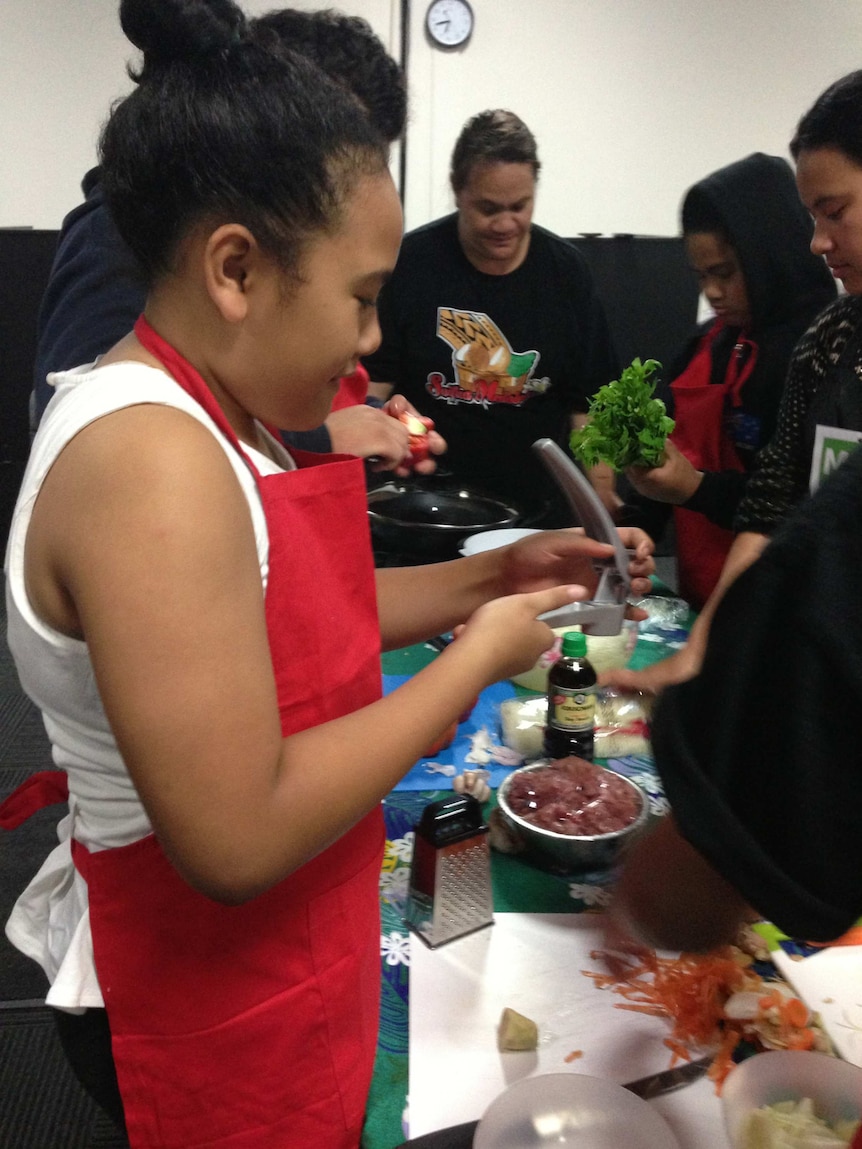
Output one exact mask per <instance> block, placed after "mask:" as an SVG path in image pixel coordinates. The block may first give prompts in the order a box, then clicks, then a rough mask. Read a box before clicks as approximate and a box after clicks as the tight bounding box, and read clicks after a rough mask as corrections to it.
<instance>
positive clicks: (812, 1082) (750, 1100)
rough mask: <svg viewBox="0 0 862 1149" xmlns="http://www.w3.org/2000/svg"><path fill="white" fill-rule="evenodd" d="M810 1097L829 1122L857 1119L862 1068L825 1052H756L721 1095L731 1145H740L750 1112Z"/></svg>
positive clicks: (861, 1097)
mask: <svg viewBox="0 0 862 1149" xmlns="http://www.w3.org/2000/svg"><path fill="white" fill-rule="evenodd" d="M803 1097H810V1098H811V1100H812V1101H813V1102H814V1109H815V1112H816V1114H817V1116H818V1117H822V1118H823V1119H824V1120H825V1121H828V1122H829V1123H830V1124H832V1123H834V1122H836V1121H845V1120H853V1121H855V1120H858V1119H859V1118H860V1117H862V1069H860V1068H859V1067H858V1066H856V1065H851V1064H850V1063H849V1062H848V1061H841V1060H839V1059H838V1058H837V1057H830V1056H829V1055H828V1054H826V1053H811V1052H807V1051H806V1052H802V1051H799V1050H785V1049H779V1050H774V1051H771V1052H768V1053H756V1054H755V1055H754V1056H753V1057H749V1058H746V1060H745V1061H743V1062H741V1063H740V1064H739V1065H737V1066H736V1067H735V1068H734V1069H733V1070H732V1071H731V1073H730V1075H729V1077H728V1078H727V1081H725V1083H724V1086H723V1088H722V1093H721V1102H722V1109H723V1110H724V1124H725V1127H726V1128H727V1134H728V1137H729V1138H730V1143H731V1145H732V1146H733V1149H744V1146H745V1140H744V1137H745V1131H746V1126H747V1123H748V1118H749V1116H750V1114H751V1113H752V1111H753V1110H755V1109H760V1108H761V1107H762V1106H764V1105H774V1104H775V1103H776V1102H777V1101H801V1100H802V1098H803Z"/></svg>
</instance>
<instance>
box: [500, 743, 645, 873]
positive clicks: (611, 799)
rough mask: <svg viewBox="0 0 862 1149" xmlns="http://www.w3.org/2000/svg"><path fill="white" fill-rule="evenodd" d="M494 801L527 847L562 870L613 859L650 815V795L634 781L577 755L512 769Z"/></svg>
mask: <svg viewBox="0 0 862 1149" xmlns="http://www.w3.org/2000/svg"><path fill="white" fill-rule="evenodd" d="M497 805H498V807H499V809H500V812H501V814H502V816H503V818H504V820H505V822H506V824H507V826H508V828H509V830H510V831H511V832H512V834H514V835H515V836H516V837H517V838H519V839H521V841H522V842H523V844H524V848H525V851H526V852H527V853H528V854H530V855H532V856H533V857H534V858H535V859H536V860H537V861H539V862H540V863H543V864H545V865H549V866H551V867H552V868H554V869H556V870H560V871H563V872H575V871H584V870H599V869H604V868H607V867H608V866H610V865H612V864H613V863H614V862H616V860H617V859H618V858H619V856H620V853H621V852H622V851H623V849H625V848H626V847H627V846H628V845H629V844H630V843H631V842H632V841H633V840H634V839H635V838H636V837H637V836H638V834H639V833H640V832H641V831H642V830H643V828H644V826H645V824H646V822H647V820H648V818H649V800H648V798H647V796H646V794H645V793H644V792H643V790H641V788H640V787H639V786H638V785H637V784H636V783H635V782H632V781H631V780H630V779H629V778H624V777H623V776H622V775H621V774H617V773H616V772H615V771H613V770H608V769H606V768H605V767H604V766H599V765H597V764H596V763H594V762H586V761H584V760H583V759H581V758H561V759H558V760H557V761H554V762H549V761H541V762H534V763H532V764H531V765H529V766H522V767H521V768H520V769H518V770H513V771H512V773H511V774H510V775H509V776H508V778H506V779H505V780H504V781H503V782H502V783H501V785H500V787H499V789H498V791H497Z"/></svg>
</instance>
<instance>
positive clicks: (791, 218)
mask: <svg viewBox="0 0 862 1149" xmlns="http://www.w3.org/2000/svg"><path fill="white" fill-rule="evenodd" d="M701 205H703V206H704V207H705V208H706V209H707V210H708V211H709V213H710V215H712V216H717V217H718V218H719V219H720V220H721V221H722V224H723V230H724V232H725V235H726V236H727V238H728V240H729V241H730V243H731V245H732V246H733V248H734V250H735V251H736V255H737V259H738V260H739V262H740V266H741V267H742V272H743V275H744V276H745V285H746V290H747V293H748V302H749V308H750V312H751V326H750V327H749V329H748V330H747V331H745V332H744V334H745V336H746V338H748V339H750V340H751V341H752V342H753V343H755V344H756V345H757V348H758V354H757V361H756V363H755V366H754V369H753V370H752V373H751V375H750V376H749V378H748V379H747V380H746V382H745V383H744V384H743V387H742V391H741V393H740V398H741V401H742V405H741V407H740V408H736V409H734V412H733V415H734V418H735V419H736V420H739V418H740V416H741V417H742V421H744V423H745V426H746V432H747V433H746V436H745V438H744V441H741V440H739V439H737V437H736V436H734V439H735V441H736V444H737V452H738V454H739V456H740V461H741V462H742V464H743V466H744V467H745V471H742V472H737V471H722V472H707V473H705V474H704V477H703V481H702V483H701V484H700V487H699V488H698V490H697V491H696V492H695V494H694V496H693V497H692V498H691V499H690V500H689V501H688V503H686V504H685V506H686V508H687V509H688V510H692V511H700V512H702V513H703V514H705V515H706V516H707V518H709V519H711V520H712V521H713V522H714V523H717V524H718V525H719V526H722V527H727V528H730V527H731V525H732V521H733V515H734V512H735V510H736V506H737V504H738V502H739V500H740V499H741V497H742V494H743V492H744V490H745V485H746V483H747V481H748V472H749V471H750V470H751V468H752V466H753V465H754V462H755V459H756V457H757V454H758V452H759V450H760V449H761V448H762V447H764V446H765V445H766V444H767V443H768V442H769V440H770V438H771V437H772V433H773V431H774V429H775V420H776V415H777V413H778V404H779V401H780V399H781V395H782V392H783V390H784V381H785V377H786V375H787V367H788V363H789V361H790V355H791V352H792V351H793V348H794V347H795V346H796V343H797V342H798V340H799V339H800V337H801V336H802V335H803V333H804V332H805V331H806V330H807V328H808V327H809V326H810V324H811V323H812V321H813V320H814V318H815V316H817V315H818V314H819V312H821V311H822V310H823V309H824V308H825V307H826V306H828V304H830V303H831V302H832V301H833V300H834V299H835V295H836V286H835V282H834V280H833V278H832V276H831V274H830V273H829V269H828V268H827V267H826V265H825V263H824V261H823V260H822V259H821V258H820V257H818V256H815V255H812V253H811V250H810V247H809V244H810V242H811V235H812V223H811V219H810V218H809V215H808V213H807V211H806V210H805V208H804V207H803V206H802V203H801V202H800V199H799V195H798V193H797V190H796V181H795V179H794V177H793V171H792V169H791V167H790V165H789V164H788V163H787V161H786V160H783V159H781V158H779V157H778V156H767V155H763V154H762V153H761V152H756V153H755V154H754V155H750V156H747V157H746V158H745V159H743V160H738V161H737V162H736V163H732V164H729V165H728V166H727V167H724V168H721V169H720V170H719V171H717V172H713V174H712V175H709V176H707V177H706V178H705V179H703V180H701V181H700V182H699V183H696V184H694V186H693V187H691V188H690V189H689V191H688V192H687V193H686V196H685V199H684V201H683V210H682V215H683V221H684V229H685V219H686V215H687V214H688V212H689V211H692V209H697V208H698V207H699V206H701ZM693 230H694V229H693ZM698 230H699V229H698ZM709 326H711V323H710V324H707V325H706V327H707V329H708V327H709ZM703 331H704V329H701V330H700V331H698V332H697V333H696V334H695V335H694V336H693V337H692V339H691V340H690V342H689V343H688V345H687V346H686V348H685V350H684V352H683V354H682V355H681V356H680V357H679V359H678V360H677V361H676V362H675V363H674V364H672V366H671V370H670V371H669V372H668V373H667V376H666V379H667V380H673V379H676V378H677V377H678V376H679V375H680V374H682V372H683V370H684V369H685V367H686V366H687V365H688V363H689V362H690V360H691V359H692V357H693V355H694V353H695V351H696V350H697V347H698V344H699V342H700V338H701V336H702V335H703ZM739 334H740V328H738V327H728V328H725V330H724V331H723V332H722V333H721V335H720V336H719V337H718V338H717V339H716V340H715V342H714V344H713V362H712V381H713V382H716V383H721V382H722V381H723V380H724V376H725V371H726V370H727V365H728V362H729V360H730V355H731V352H732V351H733V347H734V344H735V343H736V341H737V337H738V336H739ZM669 391H670V389H669V387H667V388H663V389H662V391H661V395H662V398H663V399H664V400H665V402H666V403H667V404H668V408H669V410H670V411H671V414H672V413H673V405H672V404H673V400H672V396H671V395H670V393H669ZM731 433H732V432H731ZM660 506H663V507H664V508H665V513H666V514H667V513H669V511H670V508H669V507H667V505H666V504H660ZM659 514H661V512H659ZM650 525H652V524H650ZM653 529H654V530H655V527H654V528H653ZM655 533H659V532H658V531H655Z"/></svg>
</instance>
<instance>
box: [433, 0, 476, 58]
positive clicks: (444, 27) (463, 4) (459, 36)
mask: <svg viewBox="0 0 862 1149" xmlns="http://www.w3.org/2000/svg"><path fill="white" fill-rule="evenodd" d="M425 27H426V28H427V29H428V35H429V36H430V37H431V39H432V41H433V42H434V43H435V44H437V45H439V46H440V47H441V48H459V47H460V46H461V45H462V44H466V43H467V41H468V40H469V39H470V36H471V35H472V32H473V9H472V8H471V7H470V5H469V4H468V3H467V0H432V3H431V5H430V7H429V8H428V15H427V16H426V17H425Z"/></svg>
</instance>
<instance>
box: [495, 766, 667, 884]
mask: <svg viewBox="0 0 862 1149" xmlns="http://www.w3.org/2000/svg"><path fill="white" fill-rule="evenodd" d="M549 765H551V763H550V762H549V761H548V760H547V759H542V761H540V762H531V763H530V765H529V766H521V767H519V769H517V770H513V771H512V773H511V774H509V776H508V777H507V778H505V779H504V781H503V782H502V783H501V784H500V787H499V789H498V790H497V805H498V807H499V809H500V812H501V814H502V815H503V817H504V819H505V820H506V822H507V824H508V826H509V828H510V829H511V830H512V831H513V832H514V834H515V835H517V836H518V837H519V838H521V840H522V841H523V843H524V845H525V847H526V849H527V851H528V853H529V854H532V855H533V856H534V857H535V859H536V860H537V861H539V862H542V863H544V864H546V865H550V866H551V867H552V868H553V869H555V870H560V871H563V872H575V871H578V872H580V871H584V870H603V869H607V868H608V867H609V866H611V865H613V863H614V862H616V861H617V859H618V858H619V857H620V855H621V853H622V852H623V851H624V850H625V849H626V848H627V847H628V846H629V845H630V844H631V843H632V842H633V841H634V840H635V838H637V836H638V835H639V834H640V833H641V831H642V830H643V828H644V826H645V825H646V823H647V821H648V819H649V799H648V798H647V796H646V794H645V793H644V791H643V790H642V789H641V788H640V786H638V785H637V783H635V782H632V780H631V779H630V778H626V777H624V776H623V775H622V774H617V775H616V777H618V778H620V779H621V780H622V781H623V782H625V784H626V785H627V786H631V788H632V790H633V791H634V793H635V796H636V798H637V800H638V802H639V813H638V815H637V817H636V818H635V820H634V821H633V822H632V823H630V825H628V826H626V827H624V829H622V830H615V831H613V832H612V833H610V834H593V835H590V836H578V835H576V834H558V833H556V832H555V831H553V830H544V829H542V827H541V826H534V825H533V824H532V823H531V822H526V821H524V819H523V818H521V817H519V815H517V814H516V813H515V812H514V811H513V810H512V808H511V806H510V805H509V801H508V793H509V790H510V789H511V786H512V782H513V780H514V779H515V778H517V777H519V776H520V775H522V774H526V773H528V772H529V771H533V770H541V769H543V768H545V767H547V766H549ZM596 769H597V770H604V769H606V767H604V766H598V765H596ZM609 773H616V772H615V771H609Z"/></svg>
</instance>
